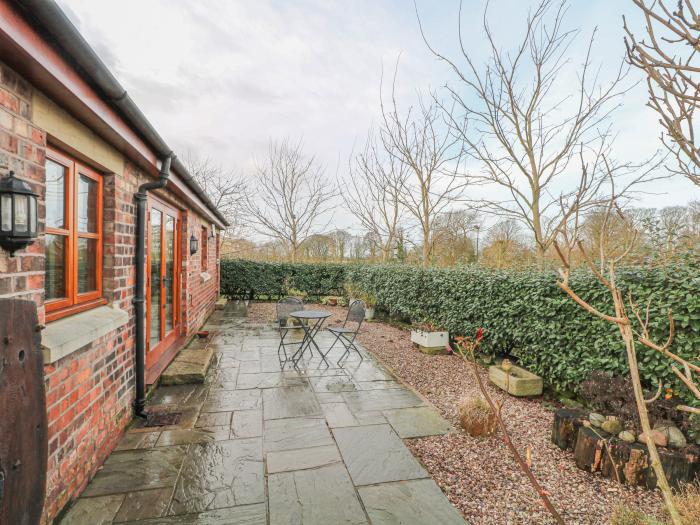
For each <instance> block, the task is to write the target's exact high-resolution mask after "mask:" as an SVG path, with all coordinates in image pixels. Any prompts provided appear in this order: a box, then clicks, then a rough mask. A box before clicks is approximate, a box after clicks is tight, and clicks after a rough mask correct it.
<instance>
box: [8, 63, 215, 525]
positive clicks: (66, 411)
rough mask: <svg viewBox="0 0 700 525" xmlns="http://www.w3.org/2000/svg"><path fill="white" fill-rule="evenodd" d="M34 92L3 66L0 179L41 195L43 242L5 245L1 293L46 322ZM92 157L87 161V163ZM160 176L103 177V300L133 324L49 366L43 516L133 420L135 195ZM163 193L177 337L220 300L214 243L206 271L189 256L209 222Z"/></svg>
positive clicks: (81, 482) (128, 166) (124, 173)
mask: <svg viewBox="0 0 700 525" xmlns="http://www.w3.org/2000/svg"><path fill="white" fill-rule="evenodd" d="M33 90H34V88H33V87H32V86H31V85H30V84H29V83H27V82H26V81H24V80H23V79H22V78H21V77H20V76H19V75H17V74H16V73H15V72H14V71H12V70H11V69H9V68H8V67H6V66H5V65H3V64H1V63H0V176H3V175H4V174H5V173H6V171H7V170H8V169H9V170H13V171H15V173H16V175H17V176H18V177H19V178H22V179H24V180H26V181H28V182H29V183H30V184H31V185H32V188H33V189H34V191H36V192H37V193H38V194H39V195H40V197H39V228H38V229H39V232H40V236H39V238H38V239H37V241H36V242H35V243H34V244H32V245H30V246H29V247H28V248H26V249H24V250H20V251H18V252H17V253H16V255H15V257H12V258H11V257H9V255H8V253H7V252H5V251H0V297H17V298H23V299H31V300H33V301H34V302H35V303H36V304H37V307H38V311H39V320H40V323H44V322H45V321H44V320H45V312H44V242H43V234H42V233H41V232H43V231H44V223H45V220H44V219H45V206H44V188H45V187H44V181H45V175H44V159H45V151H46V147H47V141H49V142H50V141H51V140H52V139H56V140H57V141H62V137H60V136H56V137H53V138H52V137H50V136H48V134H47V132H46V131H44V130H42V129H40V128H39V127H37V126H36V125H35V123H34V121H33V119H32V100H33ZM87 160H89V159H87ZM151 180H153V178H152V177H150V176H147V175H146V174H145V173H144V172H143V171H141V170H139V169H138V168H137V167H136V166H134V165H133V164H132V163H130V162H129V161H127V160H126V159H124V161H123V163H122V167H121V170H118V171H117V170H115V171H114V173H105V174H104V194H103V210H104V213H103V273H102V280H103V283H102V284H103V297H104V298H106V299H107V301H108V303H109V304H110V305H113V306H116V307H118V308H119V309H121V310H123V311H125V312H127V314H128V319H129V320H128V322H127V323H126V324H125V325H123V326H121V327H120V328H118V329H116V330H113V331H112V332H109V333H108V334H106V335H104V336H102V337H100V338H99V339H97V340H95V341H92V342H91V343H89V344H87V345H85V346H83V347H82V348H80V349H78V350H77V351H75V352H73V353H71V354H69V355H67V356H66V357H63V358H61V359H59V360H58V361H56V362H54V363H50V364H47V365H46V366H45V368H44V375H45V386H46V396H47V407H46V408H47V414H48V421H49V427H48V452H49V460H48V473H47V491H46V503H45V508H44V522H45V523H50V522H51V521H52V520H53V518H54V517H56V516H57V515H58V514H59V513H60V511H61V509H62V508H63V507H65V506H66V504H68V503H69V502H70V501H71V500H72V499H74V498H75V497H76V496H77V495H78V494H79V493H80V492H81V490H82V489H83V488H84V487H85V486H86V485H87V483H88V481H89V480H90V479H91V478H92V476H93V475H94V474H95V472H96V470H97V468H99V466H100V465H101V464H102V462H103V461H104V460H105V459H106V457H107V455H108V454H109V453H110V452H111V450H112V449H113V448H114V446H115V445H116V443H117V441H118V440H119V438H120V436H121V433H122V431H123V430H124V428H125V427H126V425H127V424H128V423H129V421H130V420H131V417H132V409H131V404H132V402H133V399H134V394H135V392H134V342H135V335H134V334H135V322H134V306H133V304H132V300H133V293H134V285H135V266H134V255H135V245H136V237H135V235H136V216H135V211H136V210H135V202H134V193H135V192H136V191H137V189H138V186H139V185H140V184H142V183H143V182H146V181H151ZM156 195H157V196H159V197H160V198H162V199H164V200H167V201H168V202H169V203H170V204H171V205H172V206H174V207H177V208H178V209H180V210H183V212H182V216H183V220H182V221H181V236H180V237H181V250H180V252H181V254H182V260H181V265H182V273H181V294H180V297H179V300H180V308H181V325H182V328H181V330H182V333H181V336H182V337H181V339H180V342H182V341H183V340H186V338H187V337H188V336H191V335H193V334H194V332H195V331H196V330H197V329H198V328H199V327H200V326H201V325H202V323H203V322H204V321H205V320H206V318H207V317H208V315H209V314H210V313H211V312H212V310H213V309H214V306H215V302H216V299H217V297H218V281H219V279H218V264H217V250H216V246H215V242H213V240H210V242H209V243H208V247H209V256H208V261H209V264H208V268H207V269H206V270H207V271H206V273H208V274H209V277H208V279H205V278H204V277H203V276H202V274H203V273H205V272H204V269H202V268H201V263H200V261H201V250H200V252H198V253H197V254H195V255H194V256H193V257H190V255H189V237H190V235H191V233H192V232H196V233H197V234H199V232H201V229H202V227H207V228H208V227H209V226H210V225H209V224H208V222H207V221H206V220H205V219H204V218H203V217H201V216H199V215H198V214H197V213H195V212H193V211H192V210H191V209H188V207H187V205H186V203H185V202H184V201H182V200H181V199H179V198H178V197H176V196H175V195H174V194H172V192H170V191H168V190H167V188H166V189H165V190H158V191H157V192H156Z"/></svg>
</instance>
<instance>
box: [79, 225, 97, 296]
mask: <svg viewBox="0 0 700 525" xmlns="http://www.w3.org/2000/svg"><path fill="white" fill-rule="evenodd" d="M95 290H97V239H83V238H82V237H78V293H85V292H94V291H95Z"/></svg>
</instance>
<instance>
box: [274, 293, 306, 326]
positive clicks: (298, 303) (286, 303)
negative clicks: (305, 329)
mask: <svg viewBox="0 0 700 525" xmlns="http://www.w3.org/2000/svg"><path fill="white" fill-rule="evenodd" d="M303 309H304V302H303V301H302V300H301V299H299V298H298V297H285V298H284V299H280V300H279V301H277V322H278V323H279V324H280V325H283V324H284V323H286V322H287V319H288V318H289V314H291V313H292V312H298V311H299V310H303Z"/></svg>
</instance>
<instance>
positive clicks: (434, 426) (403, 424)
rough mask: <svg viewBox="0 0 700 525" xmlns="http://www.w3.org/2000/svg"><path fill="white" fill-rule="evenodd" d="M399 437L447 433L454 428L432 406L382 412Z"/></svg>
mask: <svg viewBox="0 0 700 525" xmlns="http://www.w3.org/2000/svg"><path fill="white" fill-rule="evenodd" d="M382 413H383V414H384V417H385V418H386V419H387V421H388V422H389V424H390V425H391V426H392V427H393V429H394V430H395V431H396V433H397V434H398V435H399V437H400V438H404V439H405V438H415V437H424V436H437V435H440V434H447V433H448V432H451V431H452V430H454V429H453V428H452V425H450V424H449V423H448V422H447V421H445V419H443V417H442V416H440V414H438V413H437V411H436V410H435V409H434V408H433V407H413V408H398V409H394V410H385V411H384V412H382Z"/></svg>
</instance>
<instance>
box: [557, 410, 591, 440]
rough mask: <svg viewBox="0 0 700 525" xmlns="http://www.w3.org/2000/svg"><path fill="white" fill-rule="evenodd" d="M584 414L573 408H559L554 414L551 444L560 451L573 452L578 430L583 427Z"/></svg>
mask: <svg viewBox="0 0 700 525" xmlns="http://www.w3.org/2000/svg"><path fill="white" fill-rule="evenodd" d="M584 419H586V413H585V412H584V411H583V410H578V409H575V408H560V409H559V410H557V411H556V412H555V413H554V423H553V424H552V443H554V444H555V445H556V446H558V447H559V448H560V449H562V450H574V445H576V438H577V436H578V429H579V428H581V426H582V425H583V421H584Z"/></svg>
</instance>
